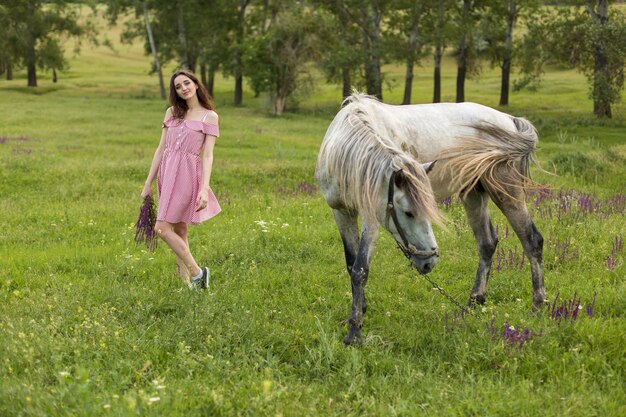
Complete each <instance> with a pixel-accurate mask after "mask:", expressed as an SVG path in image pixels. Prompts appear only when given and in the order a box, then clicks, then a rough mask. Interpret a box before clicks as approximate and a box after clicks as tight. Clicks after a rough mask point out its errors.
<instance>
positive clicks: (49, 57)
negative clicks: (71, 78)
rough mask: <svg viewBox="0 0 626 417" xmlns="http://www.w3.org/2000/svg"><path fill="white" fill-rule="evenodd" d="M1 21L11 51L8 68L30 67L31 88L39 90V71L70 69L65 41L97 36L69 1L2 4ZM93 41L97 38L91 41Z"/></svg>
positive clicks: (0, 0) (2, 0)
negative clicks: (14, 66)
mask: <svg viewBox="0 0 626 417" xmlns="http://www.w3.org/2000/svg"><path fill="white" fill-rule="evenodd" d="M0 20H1V21H2V23H3V25H2V29H1V31H2V32H0V33H1V34H2V35H3V38H4V42H3V43H5V44H6V45H7V49H5V50H3V52H2V54H1V55H2V56H1V57H0V59H2V62H3V64H2V65H4V66H7V65H15V64H16V63H17V64H19V65H23V66H24V67H26V70H27V76H28V86H29V87H36V86H37V68H40V69H44V70H45V69H52V70H53V71H56V70H62V69H63V68H65V67H66V66H67V61H65V58H64V50H63V46H62V44H63V41H64V39H66V38H67V37H75V38H76V39H77V41H78V45H80V40H81V39H82V38H84V37H85V36H89V35H91V34H93V27H92V26H91V24H90V22H89V21H88V20H87V21H86V22H83V23H80V15H79V9H78V8H77V7H76V5H75V4H72V3H70V2H69V1H66V0H50V1H44V0H0ZM91 39H92V40H93V38H91Z"/></svg>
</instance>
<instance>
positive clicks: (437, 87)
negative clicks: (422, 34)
mask: <svg viewBox="0 0 626 417" xmlns="http://www.w3.org/2000/svg"><path fill="white" fill-rule="evenodd" d="M441 55H442V53H441V47H440V46H439V45H437V46H436V47H435V74H434V79H435V80H434V86H433V103H441Z"/></svg>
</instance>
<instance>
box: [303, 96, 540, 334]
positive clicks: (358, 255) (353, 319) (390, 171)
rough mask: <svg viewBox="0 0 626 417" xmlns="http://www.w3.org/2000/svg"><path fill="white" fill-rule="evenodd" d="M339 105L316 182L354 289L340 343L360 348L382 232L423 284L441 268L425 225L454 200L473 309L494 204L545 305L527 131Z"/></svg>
mask: <svg viewBox="0 0 626 417" xmlns="http://www.w3.org/2000/svg"><path fill="white" fill-rule="evenodd" d="M344 104H345V106H344V107H343V108H342V109H341V110H340V111H339V113H338V114H337V115H336V116H335V118H334V120H333V121H332V123H331V124H330V126H329V127H328V130H327V132H326V136H325V137H324V141H323V143H322V146H321V149H320V152H319V156H318V161H317V168H316V172H315V177H316V179H317V181H318V184H319V186H320V190H321V192H322V194H323V195H324V197H325V199H326V202H327V203H328V205H329V206H330V207H331V208H332V210H333V215H334V218H335V221H336V223H337V227H338V228H339V232H340V234H341V238H342V241H343V244H344V251H345V256H346V263H347V267H348V273H349V274H350V277H351V282H352V296H353V302H352V314H351V316H350V318H349V319H348V325H349V326H348V335H347V336H346V338H345V340H344V342H345V343H346V344H350V343H353V342H355V341H357V340H358V339H359V338H360V334H361V327H362V324H363V314H364V313H365V310H366V301H365V295H364V289H365V285H366V283H367V276H368V271H369V263H370V259H371V255H372V252H373V249H374V244H375V242H376V238H377V236H378V230H379V226H380V224H382V225H383V226H384V227H385V228H386V229H388V230H389V232H391V234H392V235H393V236H394V238H395V240H396V242H398V245H399V246H400V248H401V249H402V250H403V252H405V254H406V255H407V257H409V258H410V259H411V261H412V262H413V264H414V265H415V267H416V268H417V269H418V270H419V271H420V273H422V274H426V273H428V272H430V271H431V270H432V269H433V267H434V265H435V263H436V261H437V258H438V249H437V244H436V241H435V237H434V235H433V233H432V229H431V222H435V223H439V222H440V216H439V212H438V210H437V209H436V206H435V201H436V200H441V199H444V198H446V197H448V196H450V195H453V194H458V195H459V196H460V197H461V201H462V202H463V205H464V207H465V210H466V213H467V217H468V220H469V223H470V225H471V227H472V230H473V232H474V235H475V237H476V241H477V244H478V252H479V255H480V261H479V264H478V271H477V273H476V280H475V282H474V288H473V289H472V292H471V295H470V303H474V302H478V303H481V304H482V303H484V302H485V297H486V286H487V280H488V278H489V273H490V269H491V261H492V257H493V254H494V252H495V250H496V245H497V243H498V238H497V236H496V233H495V230H494V227H493V225H492V223H491V220H490V217H489V212H488V210H487V203H488V201H489V198H491V199H492V200H493V201H494V202H495V204H496V205H497V206H498V207H499V208H500V210H502V212H503V213H504V215H505V216H506V218H507V219H508V220H509V222H510V223H511V226H512V227H513V230H514V231H515V232H516V234H517V236H518V237H519V239H520V241H521V242H522V246H523V248H524V251H525V253H526V256H527V257H528V259H529V260H530V265H531V274H532V284H533V306H534V308H539V307H540V306H541V305H543V304H544V303H545V301H546V295H545V289H544V282H543V267H542V249H543V238H542V236H541V234H540V233H539V231H538V230H537V228H536V227H535V225H534V223H533V222H532V220H531V218H530V216H529V214H528V210H527V208H526V205H525V202H524V198H525V189H526V187H527V185H528V184H529V182H530V176H529V165H530V162H531V160H532V153H533V151H534V149H535V147H536V144H537V134H536V131H535V129H534V127H533V126H532V124H530V122H528V121H527V120H525V119H522V118H516V117H513V116H510V115H508V114H505V113H502V112H499V111H497V110H494V109H491V108H489V107H485V106H482V105H479V104H474V103H460V104H452V103H445V104H423V105H411V106H394V105H387V104H383V103H380V102H379V101H377V100H376V99H374V98H372V97H368V96H364V95H359V94H353V95H352V96H351V97H349V98H348V99H347V100H346V102H345V103H344ZM431 161H436V163H434V162H431ZM422 164H425V165H422ZM426 173H428V177H426ZM358 216H361V218H362V231H361V236H360V237H359V231H358V228H357V217H358ZM390 217H391V219H392V220H393V221H390Z"/></svg>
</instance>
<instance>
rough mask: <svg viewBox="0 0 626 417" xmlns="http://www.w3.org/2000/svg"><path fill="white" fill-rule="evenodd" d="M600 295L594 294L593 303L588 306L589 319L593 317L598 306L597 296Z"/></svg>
mask: <svg viewBox="0 0 626 417" xmlns="http://www.w3.org/2000/svg"><path fill="white" fill-rule="evenodd" d="M597 295H598V293H596V292H594V293H593V301H592V302H591V304H590V305H588V306H587V315H588V316H589V317H591V316H592V315H593V308H594V307H595V305H596V296H597Z"/></svg>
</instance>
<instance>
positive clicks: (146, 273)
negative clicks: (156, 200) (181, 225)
mask: <svg viewBox="0 0 626 417" xmlns="http://www.w3.org/2000/svg"><path fill="white" fill-rule="evenodd" d="M110 37H111V39H112V40H116V39H117V38H116V33H115V32H113V33H112V34H111V35H110ZM115 45H116V47H115V48H116V49H115V50H111V49H109V48H106V47H104V46H100V47H93V48H92V47H89V48H86V49H83V51H82V53H81V54H80V55H78V56H75V57H72V58H71V59H70V62H71V67H70V69H69V70H68V71H67V72H64V73H61V74H60V81H59V83H58V84H53V83H52V82H51V81H49V79H50V75H49V74H40V87H38V88H36V89H28V88H26V87H25V84H26V82H25V80H24V76H25V74H23V73H21V72H20V73H18V74H17V77H16V80H14V81H10V82H9V81H5V80H2V81H0V213H1V214H0V352H2V356H1V357H0V415H2V416H87V415H89V416H92V415H94V416H134V415H142V416H201V415H211V416H318V415H319V416H334V415H341V416H352V415H354V416H356V415H359V416H387V415H389V416H421V415H424V416H537V415H559V416H603V417H604V416H623V415H626V390H625V381H626V379H625V377H626V375H625V373H624V369H626V303H625V302H624V299H625V296H626V265H625V261H624V260H625V253H626V252H625V251H624V249H623V238H624V236H625V235H626V140H625V139H626V138H625V136H626V107H625V106H624V105H623V104H621V105H618V106H616V107H615V108H614V114H615V118H614V119H613V120H597V119H595V118H594V116H593V114H592V103H591V101H590V100H589V99H588V97H587V84H586V80H585V79H584V77H583V76H581V75H580V74H578V73H576V72H575V71H572V70H569V69H564V68H551V69H550V71H549V72H548V73H547V74H546V77H545V79H544V81H543V83H542V86H541V88H540V89H539V90H538V91H536V92H516V93H512V95H511V106H510V107H509V108H507V109H502V110H504V111H507V112H510V113H512V114H514V115H517V116H524V117H527V118H528V119H530V120H531V121H532V122H533V123H534V124H535V125H536V126H537V128H538V130H539V134H540V145H539V149H538V150H537V153H536V158H537V160H538V162H539V164H540V166H541V168H542V169H543V170H542V169H539V168H538V167H536V168H534V169H533V175H534V178H535V180H537V181H538V182H540V183H541V184H544V185H545V187H546V188H545V189H544V190H542V191H541V192H534V193H532V194H531V195H529V196H528V205H529V209H530V210H531V212H532V213H533V217H534V219H535V222H536V224H537V226H538V228H539V230H540V231H541V232H542V234H543V236H544V238H545V244H544V267H545V272H546V274H545V281H546V290H547V292H548V297H549V299H550V301H551V304H550V305H549V306H546V308H545V309H544V311H542V312H540V313H539V314H532V313H531V295H530V293H531V285H530V270H529V267H528V265H527V264H526V263H524V261H523V258H522V251H521V246H520V244H519V242H518V240H517V238H516V237H515V236H513V235H512V234H510V233H509V231H508V228H507V223H506V220H505V219H504V218H503V217H502V216H501V215H500V213H499V212H498V211H497V210H496V209H495V207H494V206H492V214H493V217H494V224H495V225H496V226H497V228H498V231H499V235H500V240H501V242H500V245H499V248H498V252H497V254H496V257H495V259H494V267H493V272H492V276H491V279H490V283H489V286H488V298H487V302H486V304H485V305H484V306H483V307H478V308H477V309H475V310H474V313H475V314H476V315H477V317H475V316H473V315H469V313H467V314H462V313H460V312H459V311H457V310H455V308H454V306H453V305H452V304H451V303H449V302H448V301H447V300H446V299H445V298H443V297H442V296H441V295H440V294H439V293H438V292H437V291H435V290H434V289H433V287H432V285H430V284H428V283H427V282H426V281H424V279H423V278H422V277H420V276H419V275H418V274H417V273H416V271H414V270H412V269H411V267H410V266H409V265H408V263H407V261H406V260H405V259H404V257H403V255H402V254H401V253H400V252H399V251H398V250H397V248H396V247H395V244H394V242H393V240H392V238H391V237H390V236H389V235H388V234H387V233H386V232H382V233H381V238H380V240H379V243H378V245H377V249H376V252H375V255H374V259H373V262H372V268H371V272H370V280H369V283H368V286H367V289H366V291H367V294H368V302H369V308H368V312H367V315H366V317H365V324H364V340H363V343H362V344H361V345H360V346H356V347H348V348H346V347H344V345H343V336H344V335H345V326H343V325H342V324H341V322H342V321H343V320H344V319H345V318H346V317H347V316H348V313H349V309H350V303H351V294H350V285H349V278H348V276H347V274H346V272H345V266H344V260H343V249H342V246H341V241H340V239H339V235H338V233H337V231H336V227H335V225H334V222H333V220H332V216H331V213H330V210H329V209H328V207H327V206H326V204H325V202H324V201H323V198H322V197H321V195H320V194H319V192H318V191H317V189H316V186H315V183H314V180H313V170H314V165H315V159H316V154H317V150H318V148H319V145H320V143H321V140H322V138H323V136H324V132H325V130H326V128H327V126H328V124H329V123H330V121H331V120H332V117H333V115H334V113H335V112H336V111H337V110H338V108H339V102H340V89H339V88H338V87H337V86H332V85H326V84H324V83H323V82H322V81H321V80H320V82H319V83H318V84H317V85H316V87H315V88H314V89H313V90H312V94H311V95H310V96H308V97H303V98H301V100H300V102H299V105H298V110H297V111H295V112H292V113H289V114H286V115H285V116H284V117H280V118H277V117H272V116H270V115H269V104H268V102H267V98H266V97H264V96H261V97H258V98H255V97H254V96H253V94H252V93H251V92H250V91H249V90H248V91H246V95H245V97H244V106H242V107H233V106H231V105H230V102H231V100H232V88H233V80H232V79H224V78H219V80H218V83H217V88H216V94H215V101H216V104H217V107H218V112H219V114H220V118H221V131H222V136H221V138H220V139H219V140H218V144H217V146H216V150H215V159H216V160H215V164H214V171H213V176H212V188H213V189H214V191H215V193H216V195H217V197H218V200H219V201H220V202H221V204H222V207H223V212H222V213H221V214H220V215H219V216H218V217H216V218H215V219H213V220H211V221H209V222H208V223H205V224H203V225H202V226H199V227H197V228H193V229H192V230H191V234H190V244H191V247H192V250H193V251H194V253H195V254H196V257H197V259H199V261H200V263H201V264H208V265H209V266H210V267H211V269H212V277H213V278H212V279H213V283H212V290H211V291H210V292H208V293H206V292H205V293H201V292H190V291H189V290H187V289H186V288H184V287H183V285H182V284H181V282H180V281H179V280H178V279H177V278H176V266H175V262H174V256H173V254H172V253H171V252H170V251H169V250H168V249H167V247H166V246H165V245H164V244H161V245H159V247H158V248H157V250H156V252H155V253H152V252H149V251H147V250H146V249H145V248H142V247H137V246H135V244H134V242H133V235H134V222H135V220H136V216H137V214H138V210H139V206H140V203H141V201H140V198H139V193H140V192H141V188H142V185H143V182H144V181H145V177H146V175H147V172H148V168H149V165H150V161H151V158H152V154H153V152H154V149H155V147H156V145H157V143H158V139H159V135H160V123H161V121H162V118H163V115H164V112H165V109H166V107H167V104H166V103H164V102H163V101H161V100H160V99H159V98H158V84H157V80H156V78H155V77H154V76H152V75H149V74H148V68H149V58H148V57H146V56H144V55H143V53H142V49H141V46H139V45H132V46H129V45H120V44H118V43H115ZM171 70H172V68H171V67H168V69H167V71H166V72H165V73H166V74H168V73H169V72H170V71H171ZM444 70H445V72H444V84H443V99H444V100H447V101H452V100H453V97H454V96H453V94H454V89H453V86H454V74H455V69H454V65H453V61H452V59H451V58H448V59H447V60H446V62H445V67H444ZM385 72H386V79H387V82H388V85H389V87H390V88H389V89H387V90H385V92H384V94H385V101H387V102H390V103H394V102H396V103H397V102H399V101H400V100H401V94H402V88H403V86H402V70H401V68H400V67H393V66H388V67H386V68H385ZM417 72H418V73H417V75H416V83H415V87H414V89H415V91H414V101H415V102H428V101H429V100H430V97H431V73H432V71H431V67H430V64H429V63H425V66H424V67H422V68H419V69H418V71H417ZM498 88H499V78H498V73H497V71H495V70H491V69H489V68H488V67H485V68H484V74H483V76H482V77H481V78H480V80H474V81H470V82H469V83H468V87H467V91H466V97H467V98H468V100H471V101H477V102H480V103H483V104H486V105H491V106H495V105H496V104H497V100H498V93H499V91H498ZM441 210H442V212H443V213H444V214H445V216H446V218H447V227H446V228H445V229H437V230H436V231H435V232H436V236H437V239H438V242H439V246H440V252H441V257H440V261H439V263H438V265H437V267H436V268H435V270H434V271H433V272H432V273H431V274H430V275H429V277H430V278H432V279H433V280H434V281H436V282H437V283H438V284H439V285H441V286H442V287H443V288H445V289H446V291H447V292H449V293H450V294H452V295H453V296H454V297H456V298H457V299H459V300H462V301H465V300H466V299H467V297H468V296H469V291H470V289H471V286H472V283H473V278H474V274H475V271H476V266H477V263H478V257H477V250H476V247H475V242H474V239H473V236H472V232H471V229H470V228H469V226H468V224H467V222H466V220H465V215H464V212H463V210H462V207H461V205H460V204H459V202H458V201H456V200H452V201H446V202H442V204H441Z"/></svg>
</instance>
